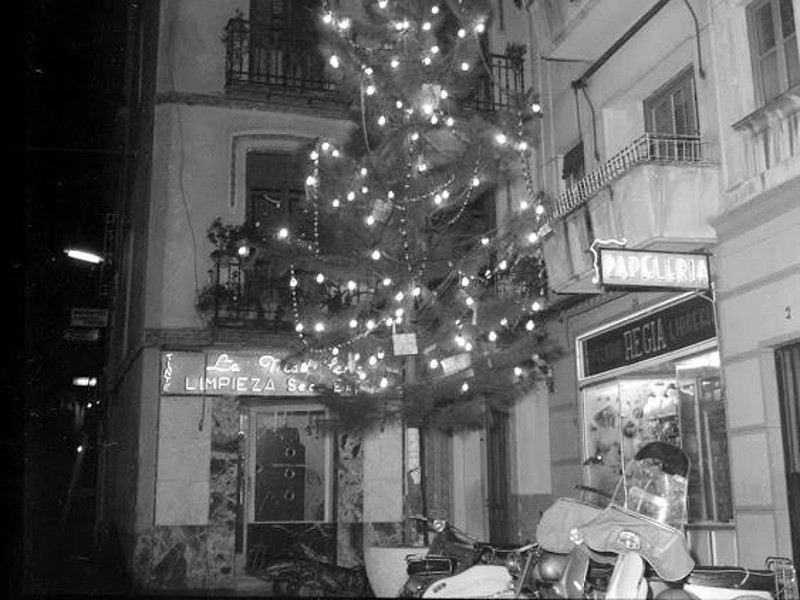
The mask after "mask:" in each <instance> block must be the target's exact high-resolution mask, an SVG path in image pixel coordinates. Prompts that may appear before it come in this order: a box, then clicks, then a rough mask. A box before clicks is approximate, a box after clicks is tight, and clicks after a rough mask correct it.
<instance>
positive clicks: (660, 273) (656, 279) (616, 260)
mask: <svg viewBox="0 0 800 600" xmlns="http://www.w3.org/2000/svg"><path fill="white" fill-rule="evenodd" d="M597 255H598V260H597V261H596V263H595V268H596V269H597V270H598V274H599V280H600V284H601V285H604V286H608V287H637V288H668V289H675V290H707V289H709V287H710V285H711V282H710V279H709V268H708V255H706V254H698V253H695V254H691V253H688V252H660V251H652V250H629V249H627V248H625V249H623V248H598V249H597Z"/></svg>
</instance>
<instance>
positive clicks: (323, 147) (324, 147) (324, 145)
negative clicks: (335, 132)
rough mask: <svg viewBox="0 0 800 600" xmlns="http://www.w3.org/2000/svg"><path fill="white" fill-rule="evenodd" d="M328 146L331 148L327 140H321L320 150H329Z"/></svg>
mask: <svg viewBox="0 0 800 600" xmlns="http://www.w3.org/2000/svg"><path fill="white" fill-rule="evenodd" d="M330 148H331V145H330V143H329V142H322V150H323V151H324V152H327V151H328V150H330Z"/></svg>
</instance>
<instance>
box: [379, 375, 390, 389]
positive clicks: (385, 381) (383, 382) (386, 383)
mask: <svg viewBox="0 0 800 600" xmlns="http://www.w3.org/2000/svg"><path fill="white" fill-rule="evenodd" d="M380 386H381V387H382V388H385V387H389V380H388V379H386V377H381V383H380Z"/></svg>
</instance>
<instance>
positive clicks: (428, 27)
mask: <svg viewBox="0 0 800 600" xmlns="http://www.w3.org/2000/svg"><path fill="white" fill-rule="evenodd" d="M430 30H431V22H430V21H425V22H424V23H423V24H422V31H430Z"/></svg>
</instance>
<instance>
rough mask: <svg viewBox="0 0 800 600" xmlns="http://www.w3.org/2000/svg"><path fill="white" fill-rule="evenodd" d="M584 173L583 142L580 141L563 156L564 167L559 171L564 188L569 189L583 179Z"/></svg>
mask: <svg viewBox="0 0 800 600" xmlns="http://www.w3.org/2000/svg"><path fill="white" fill-rule="evenodd" d="M584 173H585V167H584V162H583V141H580V142H578V143H577V144H576V145H575V146H573V147H572V148H571V149H570V150H569V151H568V152H567V153H566V154H565V155H564V166H563V168H562V169H561V179H563V180H564V186H565V187H567V188H569V187H570V186H572V185H574V184H575V183H577V182H578V181H580V180H581V179H582V178H583V175H584Z"/></svg>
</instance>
